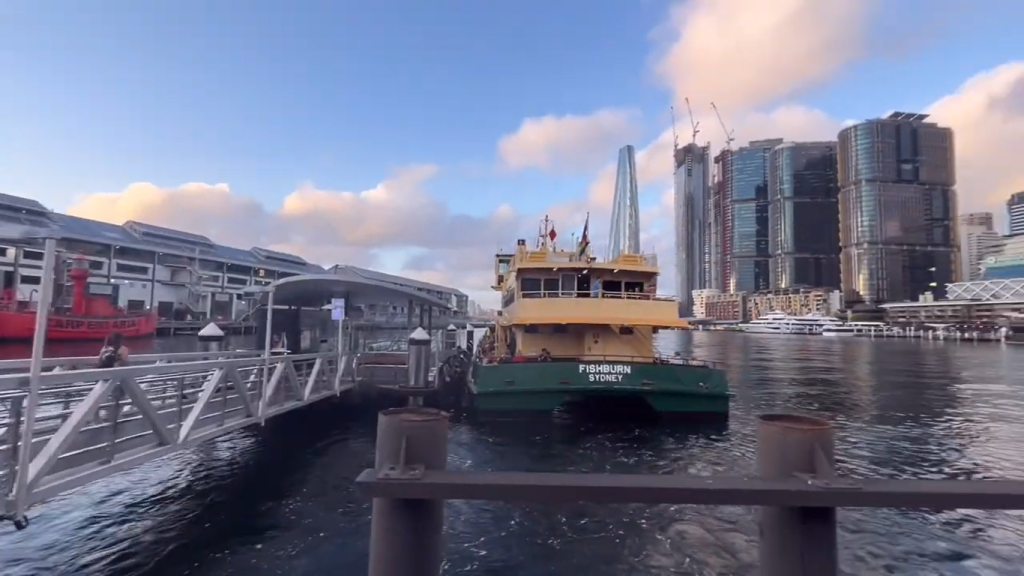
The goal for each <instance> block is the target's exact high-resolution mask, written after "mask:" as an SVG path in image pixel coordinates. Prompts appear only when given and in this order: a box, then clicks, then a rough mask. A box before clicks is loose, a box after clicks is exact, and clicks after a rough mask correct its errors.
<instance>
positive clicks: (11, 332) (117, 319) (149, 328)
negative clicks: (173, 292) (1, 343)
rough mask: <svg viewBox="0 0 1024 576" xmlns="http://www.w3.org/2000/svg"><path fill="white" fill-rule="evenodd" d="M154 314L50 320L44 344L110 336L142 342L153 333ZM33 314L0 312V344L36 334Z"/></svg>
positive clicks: (27, 338) (70, 316) (29, 338)
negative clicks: (3, 341)
mask: <svg viewBox="0 0 1024 576" xmlns="http://www.w3.org/2000/svg"><path fill="white" fill-rule="evenodd" d="M156 320H157V317H156V313H155V312H154V313H144V314H129V315H123V316H74V315H66V314H61V315H57V316H50V318H49V320H48V321H47V327H46V339H47V340H63V341H72V340H103V339H104V338H106V337H107V335H108V334H110V333H111V332H120V333H121V334H122V335H123V336H124V337H125V338H143V337H146V336H152V335H154V334H155V333H156ZM35 328H36V313H35V312H30V311H24V312H23V311H17V312H14V311H10V310H0V340H31V339H32V336H33V335H34V334H35Z"/></svg>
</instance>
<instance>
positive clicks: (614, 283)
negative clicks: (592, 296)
mask: <svg viewBox="0 0 1024 576" xmlns="http://www.w3.org/2000/svg"><path fill="white" fill-rule="evenodd" d="M601 290H602V291H604V292H622V281H621V280H602V281H601Z"/></svg>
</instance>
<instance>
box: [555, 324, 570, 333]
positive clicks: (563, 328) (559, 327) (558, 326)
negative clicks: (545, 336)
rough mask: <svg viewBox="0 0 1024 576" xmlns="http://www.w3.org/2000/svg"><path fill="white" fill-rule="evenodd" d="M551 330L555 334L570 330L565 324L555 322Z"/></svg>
mask: <svg viewBox="0 0 1024 576" xmlns="http://www.w3.org/2000/svg"><path fill="white" fill-rule="evenodd" d="M551 332H552V333H553V334H567V333H568V332H569V327H568V326H566V325H565V324H555V325H554V326H552V327H551Z"/></svg>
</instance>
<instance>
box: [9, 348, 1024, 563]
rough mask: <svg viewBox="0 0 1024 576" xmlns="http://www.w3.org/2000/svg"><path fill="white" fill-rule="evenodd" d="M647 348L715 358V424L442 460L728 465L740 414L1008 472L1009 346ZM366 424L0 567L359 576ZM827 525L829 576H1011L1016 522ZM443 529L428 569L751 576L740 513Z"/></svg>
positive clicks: (1015, 431) (27, 542) (524, 519)
mask: <svg viewBox="0 0 1024 576" xmlns="http://www.w3.org/2000/svg"><path fill="white" fill-rule="evenodd" d="M191 341H192V340H191V339H188V338H184V339H180V338H179V339H177V341H171V343H170V344H165V343H160V342H159V341H158V343H157V347H158V350H163V351H187V349H188V348H187V347H188V346H189V345H190V344H189V342H191ZM659 345H660V347H661V348H662V349H663V350H679V351H680V352H681V353H682V354H683V355H685V356H693V357H697V358H704V359H710V360H715V361H718V362H721V363H723V364H724V365H725V367H726V368H727V370H728V372H729V379H730V383H731V384H732V388H733V390H734V392H735V393H736V397H735V399H734V401H733V409H732V415H731V418H730V420H729V422H728V424H727V425H723V426H718V427H711V428H708V427H703V428H694V427H685V426H679V425H675V426H671V427H669V426H639V425H635V424H601V423H596V422H592V421H591V422H587V421H579V420H574V419H572V418H569V417H565V418H548V419H544V420H539V421H522V422H513V421H503V422H500V423H489V424H465V423H455V424H453V425H452V431H451V442H450V454H451V461H450V464H449V465H450V467H452V468H467V469H477V470H530V471H577V472H626V473H628V472H645V473H661V474H666V473H679V474H715V473H730V474H735V473H747V472H751V471H752V470H753V467H754V464H753V461H754V440H755V421H756V417H757V415H758V414H762V413H765V412H778V411H798V412H802V413H806V414H811V415H816V416H821V417H824V418H827V419H829V420H831V421H832V422H834V423H835V426H836V428H837V438H836V444H837V455H838V459H839V467H840V469H841V471H842V472H844V473H848V474H857V475H873V476H886V477H917V478H960V479H969V478H975V479H978V478H997V477H998V478H1016V479H1024V451H1022V450H1021V449H1020V447H1021V443H1022V438H1024V376H1022V374H1024V347H1020V346H1016V347H1014V346H1005V345H998V344H996V345H993V344H990V343H986V344H973V343H955V342H937V341H907V340H884V341H880V340H874V341H873V340H870V339H861V338H821V337H803V336H758V335H749V334H739V333H722V332H691V333H664V334H662V335H661V336H660V342H659ZM140 352H141V350H140ZM8 353H9V354H13V353H12V352H8ZM84 353H86V354H91V353H93V351H92V350H89V351H86V352H84ZM61 355H65V354H61ZM374 430H375V415H374V414H372V413H369V412H368V411H362V412H360V411H358V410H355V409H352V408H346V407H344V406H340V405H336V404H332V403H327V404H324V405H321V406H314V407H311V408H308V409H306V410H303V411H300V412H298V413H292V414H289V415H286V416H285V417H283V419H280V420H276V421H271V422H268V424H267V426H266V427H265V428H262V429H251V430H244V431H241V432H239V433H236V434H233V435H230V436H228V437H225V438H222V439H220V440H217V441H214V442H211V443H208V444H206V445H202V446H199V447H197V448H195V449H193V450H191V451H187V452H182V453H179V454H176V455H174V456H172V457H169V458H167V459H164V460H160V461H156V462H152V463H150V464H148V465H146V466H144V467H140V468H137V469H135V470H132V471H129V472H126V473H123V474H120V475H118V476H114V477H111V478H107V479H105V480H102V481H99V482H97V483H94V484H92V485H89V486H86V487H83V488H81V489H79V490H77V491H75V492H73V493H69V494H66V495H64V496H62V497H60V498H57V499H55V500H52V501H50V502H47V503H45V504H42V505H40V506H38V507H35V508H33V509H32V511H31V518H32V525H31V526H30V527H29V528H28V529H27V530H25V531H23V532H15V531H14V529H13V527H11V526H10V525H9V524H8V525H3V526H0V572H2V573H3V574H4V575H5V576H29V575H32V576H36V575H51V574H52V575H69V576H70V575H129V574H138V575H143V574H145V575H158V576H162V575H180V574H189V575H210V576H213V575H221V574H238V575H245V576H264V575H271V574H289V575H295V576H298V575H305V576H318V575H321V574H324V575H326V574H365V573H366V550H367V546H368V540H367V539H368V534H369V515H370V503H369V501H368V500H367V499H365V498H364V497H362V496H360V495H359V494H356V493H355V491H354V488H353V479H354V478H355V476H356V475H357V474H358V473H359V472H360V471H362V470H363V469H365V468H367V467H371V466H372V463H373V434H374ZM839 527H840V548H841V558H842V565H843V568H844V569H845V570H846V571H847V573H849V574H899V575H929V574H935V575H940V574H941V575H944V576H957V575H968V574H970V575H988V574H992V575H995V574H998V575H1000V576H1004V575H1010V574H1024V568H1022V566H1024V513H1020V512H1004V511H993V512H974V511H964V512H941V513H931V512H924V511H897V510H881V511H853V510H844V511H841V512H840V514H839ZM446 529H447V535H448V551H447V561H446V566H445V570H444V573H445V574H474V575H488V576H505V575H509V576H511V575H519V574H531V575H532V574H564V573H587V574H589V575H591V576H604V575H608V576H611V575H616V576H621V575H636V576H640V575H644V576H650V575H668V574H672V575H679V574H690V575H712V574H714V575H720V574H737V575H747V574H754V573H756V566H755V564H756V559H757V540H758V538H757V526H756V520H755V512H754V510H752V509H749V508H741V507H692V506H668V505H666V506H654V507H651V506H640V505H636V506H596V505H587V504H574V505H566V506H559V507H552V506H539V505H519V504H501V503H475V502H452V503H449V506H448V521H447V527H446Z"/></svg>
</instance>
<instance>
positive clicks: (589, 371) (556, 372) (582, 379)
mask: <svg viewBox="0 0 1024 576" xmlns="http://www.w3.org/2000/svg"><path fill="white" fill-rule="evenodd" d="M470 391H471V392H472V393H473V396H474V404H475V407H476V409H477V410H478V411H483V412H491V411H494V412H517V411H523V412H527V411H529V412H548V411H551V410H554V409H556V408H558V407H559V406H561V405H563V404H566V403H568V402H571V401H574V400H579V399H583V398H595V397H640V398H643V399H644V400H645V401H646V402H647V403H648V404H649V405H650V406H651V407H652V408H653V409H654V410H656V411H657V412H659V413H666V414H668V413H673V414H678V413H694V414H697V413H702V414H727V413H728V412H729V399H730V396H731V395H730V394H729V386H728V383H727V381H726V377H725V372H723V371H722V370H719V369H716V368H711V367H706V366H692V365H680V364H653V363H639V362H636V363H634V362H578V363H577V362H559V361H555V362H522V363H515V362H512V363H503V364H476V365H475V366H474V367H473V374H472V382H471V384H470Z"/></svg>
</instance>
